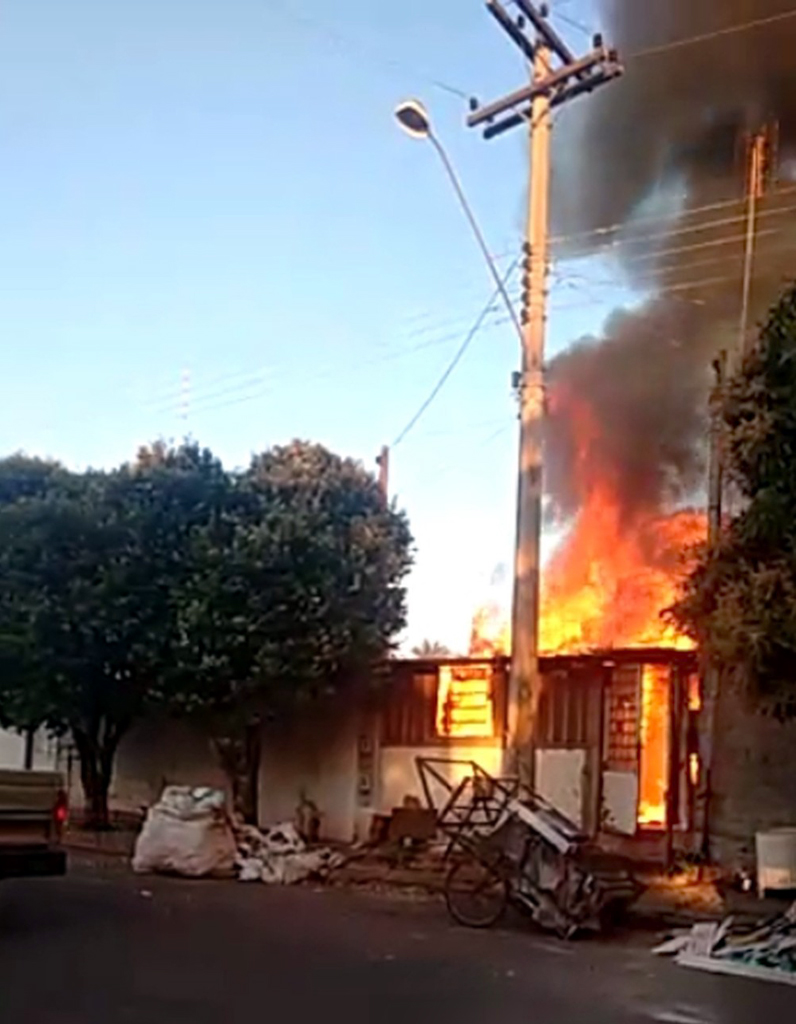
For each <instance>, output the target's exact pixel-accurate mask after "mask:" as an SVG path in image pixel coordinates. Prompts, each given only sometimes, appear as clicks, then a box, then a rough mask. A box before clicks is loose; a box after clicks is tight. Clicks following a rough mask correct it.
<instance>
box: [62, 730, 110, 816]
mask: <svg viewBox="0 0 796 1024" xmlns="http://www.w3.org/2000/svg"><path fill="white" fill-rule="evenodd" d="M73 736H74V741H75V746H76V747H77V753H78V757H79V758H80V781H81V784H82V786H83V796H84V800H85V813H84V822H83V823H84V826H85V827H86V828H87V829H92V830H94V831H97V832H100V831H105V830H107V829H109V828H110V812H109V807H108V793H109V791H110V787H111V777H112V775H113V759H114V756H115V754H116V748H117V746H118V744H119V737H117V736H116V735H115V734H114V733H110V732H109V733H108V735H106V736H105V737H104V738H103V740H102V741H100V740H99V739H98V738H96V737H92V736H89V735H88V734H86V733H83V732H79V731H75V732H74V733H73Z"/></svg>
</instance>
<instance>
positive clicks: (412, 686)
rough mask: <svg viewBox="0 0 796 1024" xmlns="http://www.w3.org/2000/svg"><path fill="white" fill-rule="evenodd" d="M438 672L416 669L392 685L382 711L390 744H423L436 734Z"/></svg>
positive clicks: (384, 739)
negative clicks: (435, 713) (435, 716)
mask: <svg viewBox="0 0 796 1024" xmlns="http://www.w3.org/2000/svg"><path fill="white" fill-rule="evenodd" d="M436 695H437V673H436V672H415V673H413V674H412V675H411V676H410V677H409V678H408V679H400V680H398V681H397V683H396V684H394V685H391V687H390V691H389V694H388V699H387V701H386V706H385V708H384V711H383V713H382V743H383V744H384V745H385V746H386V747H422V746H425V745H427V744H428V742H429V738H430V737H431V736H433V734H434V712H435V709H436V704H435V701H436Z"/></svg>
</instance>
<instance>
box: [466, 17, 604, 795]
mask: <svg viewBox="0 0 796 1024" xmlns="http://www.w3.org/2000/svg"><path fill="white" fill-rule="evenodd" d="M486 6H487V10H488V11H489V13H490V14H491V15H492V16H493V17H494V18H495V20H496V21H497V22H498V24H499V25H500V27H501V28H502V29H503V30H504V31H505V32H506V33H507V35H508V36H509V38H510V39H511V40H512V42H514V43H515V44H516V45H517V46H518V47H519V49H520V51H521V52H522V54H523V55H524V56H525V58H526V59H527V60H528V61H529V62H530V64H531V66H532V68H533V73H532V77H531V82H530V84H529V85H527V86H525V87H524V88H522V89H518V90H517V91H516V92H513V93H511V94H509V95H508V96H505V97H503V98H502V99H499V100H496V101H495V102H493V103H490V104H488V105H487V106H484V107H480V106H478V104H477V103H475V102H473V104H471V109H472V112H471V114H470V116H469V117H468V119H467V124H468V125H469V126H470V127H471V128H473V127H478V126H481V125H485V128H484V138H486V139H491V138H494V137H495V136H497V135H502V134H503V133H504V132H506V131H508V130H509V129H511V128H515V127H517V126H519V125H522V124H527V125H528V126H529V131H530V162H531V167H530V184H529V190H528V219H527V226H526V237H525V244H524V247H523V248H524V252H525V261H524V277H523V309H522V363H521V366H522V369H521V372H520V374H519V376H518V385H519V387H518V390H519V400H520V459H519V463H520V464H519V476H518V491H517V541H516V552H515V566H514V599H513V609H512V633H511V675H510V678H509V700H508V723H507V737H506V763H505V766H504V771H505V772H506V773H507V774H514V775H519V776H520V778H521V780H522V781H523V782H526V783H529V784H531V783H532V781H533V738H534V736H533V727H534V721H535V718H536V709H537V706H538V701H539V692H540V686H541V679H540V675H539V580H540V570H541V555H540V550H541V535H542V486H543V485H542V440H543V437H542V430H543V424H544V402H545V395H544V348H545V327H546V319H547V271H548V230H549V223H548V222H549V197H550V134H551V124H550V113H551V111H552V110H553V109H554V108H557V107H559V106H562V105H563V104H564V103H567V102H569V101H570V100H573V99H575V98H576V97H577V96H580V95H583V94H585V93H589V92H592V91H593V90H594V89H596V88H598V87H599V86H601V85H604V84H606V83H607V82H609V81H611V80H612V79H614V78H617V77H618V76H619V75H621V74H622V66H621V64H620V63H619V59H618V57H617V55H616V53H615V51H612V50H608V49H606V47H605V46H604V44H603V41H602V38H601V37H599V36H595V38H594V42H593V49H592V50H591V52H590V53H588V54H587V55H586V56H584V57H576V56H575V54H574V53H573V52H572V51H571V50H570V48H569V47H568V46H567V45H566V43H565V42H564V41H563V40H562V39H561V37H560V36H559V35H558V33H557V32H556V31H555V29H554V28H553V27H552V26H551V25H550V23H549V22H548V20H547V16H548V11H547V8H546V6H542V7H536V6H535V5H534V4H533V3H532V2H531V0H516V6H517V8H518V9H519V11H520V15H519V17H518V18H517V19H516V20H515V19H512V18H511V17H510V16H509V14H508V12H507V11H506V9H505V8H504V7H503V6H502V4H501V3H500V2H499V0H487V4H486ZM528 23H530V25H531V26H532V27H533V30H534V37H533V39H532V38H531V37H530V36H529V35H527V34H526V25H527V24H528Z"/></svg>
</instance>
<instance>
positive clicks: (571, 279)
mask: <svg viewBox="0 0 796 1024" xmlns="http://www.w3.org/2000/svg"><path fill="white" fill-rule="evenodd" d="M776 233H777V234H780V232H776ZM794 248H796V243H795V242H789V243H787V244H785V245H777V246H774V247H772V248H769V249H764V250H760V252H759V258H760V259H761V260H762V259H765V258H766V257H770V256H776V255H778V254H779V253H783V252H790V251H793V249H794ZM743 258H744V253H743V252H742V251H741V250H739V251H738V252H737V253H734V254H733V253H729V254H726V255H722V256H712V257H710V258H708V259H698V260H688V261H687V262H686V263H676V264H673V265H672V266H668V267H659V268H657V269H656V270H645V271H643V272H642V274H641V275H638V274H635V273H634V274H632V276H631V278H630V283H631V285H632V284H636V283H637V281H638V278H639V276H641V277H645V276H646V277H647V279H648V282H649V284H655V283H656V282H657V281H659V280H660V278H661V277H662V276H664V275H666V274H667V273H677V274H682V273H687V272H688V271H691V270H695V269H696V268H698V267H707V266H712V265H714V264H716V263H727V262H728V261H732V260H740V259H743ZM578 278H580V279H581V280H582V282H583V284H585V285H592V286H595V287H605V288H614V287H620V286H622V285H626V284H627V281H626V280H625V279H623V278H620V277H619V276H616V277H613V278H608V277H589V276H588V275H587V274H570V275H567V276H561V277H559V283H560V284H561V285H562V286H564V287H573V288H574V287H580V285H579V284H578V280H577V279H578Z"/></svg>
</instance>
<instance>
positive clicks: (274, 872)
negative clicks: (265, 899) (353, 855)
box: [233, 822, 343, 885]
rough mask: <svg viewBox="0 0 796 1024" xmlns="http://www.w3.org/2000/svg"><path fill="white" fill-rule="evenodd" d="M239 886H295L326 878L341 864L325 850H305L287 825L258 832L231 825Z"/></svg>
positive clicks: (291, 827)
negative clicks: (309, 879)
mask: <svg viewBox="0 0 796 1024" xmlns="http://www.w3.org/2000/svg"><path fill="white" fill-rule="evenodd" d="M233 831H234V835H235V841H236V844H237V850H238V852H237V856H236V858H235V867H236V869H237V872H238V880H239V881H241V882H265V883H266V884H267V885H295V884H296V882H303V881H305V880H306V879H308V878H317V877H325V876H327V875H328V874H329V872H330V871H332V870H333V869H334V868H336V867H338V866H339V865H341V864H342V863H343V857H342V856H341V855H340V854H339V853H335V852H334V851H333V850H331V849H329V848H328V847H320V848H318V847H308V846H307V844H306V843H305V842H304V840H303V839H302V838H301V836H300V835H299V833H298V831H297V829H296V828H295V826H294V825H292V824H291V823H290V822H286V823H284V824H281V825H275V826H274V827H273V828H268V829H265V830H264V831H261V830H260V829H258V828H255V827H254V826H253V825H240V824H235V825H233Z"/></svg>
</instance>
